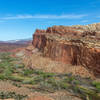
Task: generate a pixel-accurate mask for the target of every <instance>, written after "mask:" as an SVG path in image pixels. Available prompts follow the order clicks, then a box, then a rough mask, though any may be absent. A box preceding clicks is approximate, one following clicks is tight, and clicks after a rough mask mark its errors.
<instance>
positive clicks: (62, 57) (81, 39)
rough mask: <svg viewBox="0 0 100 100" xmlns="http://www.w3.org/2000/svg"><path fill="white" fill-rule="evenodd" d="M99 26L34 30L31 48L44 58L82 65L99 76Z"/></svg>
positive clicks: (55, 27)
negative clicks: (35, 49) (39, 52)
mask: <svg viewBox="0 0 100 100" xmlns="http://www.w3.org/2000/svg"><path fill="white" fill-rule="evenodd" d="M99 26H100V24H99V23H98V24H92V25H87V26H79V25H76V26H70V27H69V26H53V27H49V28H48V29H47V30H36V32H35V34H34V35H33V46H34V47H35V48H38V49H39V50H40V51H41V52H42V53H43V55H44V56H46V57H50V58H51V59H53V60H56V61H61V62H64V63H66V64H73V65H82V66H84V67H85V68H88V69H89V70H90V71H92V72H93V73H94V75H96V76H100V27H99Z"/></svg>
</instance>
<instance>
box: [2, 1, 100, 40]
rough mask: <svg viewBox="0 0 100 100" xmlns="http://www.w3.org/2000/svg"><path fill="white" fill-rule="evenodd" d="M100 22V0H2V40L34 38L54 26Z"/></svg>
mask: <svg viewBox="0 0 100 100" xmlns="http://www.w3.org/2000/svg"><path fill="white" fill-rule="evenodd" d="M97 22H100V0H0V40H14V39H24V38H30V37H32V34H33V33H34V31H35V29H37V28H39V29H46V28H47V27H49V26H53V25H75V24H82V25H85V24H91V23H97Z"/></svg>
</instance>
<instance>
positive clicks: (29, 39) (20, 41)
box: [0, 38, 32, 44]
mask: <svg viewBox="0 0 100 100" xmlns="http://www.w3.org/2000/svg"><path fill="white" fill-rule="evenodd" d="M31 41H32V38H28V39H16V40H8V41H0V43H12V44H13V43H14V44H26V43H29V42H31Z"/></svg>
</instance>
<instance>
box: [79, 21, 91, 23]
mask: <svg viewBox="0 0 100 100" xmlns="http://www.w3.org/2000/svg"><path fill="white" fill-rule="evenodd" d="M81 22H82V23H87V22H89V21H88V20H82V21H81Z"/></svg>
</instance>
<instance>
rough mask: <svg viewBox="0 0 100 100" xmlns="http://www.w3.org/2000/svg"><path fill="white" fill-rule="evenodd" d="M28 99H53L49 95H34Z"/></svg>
mask: <svg viewBox="0 0 100 100" xmlns="http://www.w3.org/2000/svg"><path fill="white" fill-rule="evenodd" d="M28 100H53V99H51V98H49V97H47V96H34V97H31V98H29V99H28Z"/></svg>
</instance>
